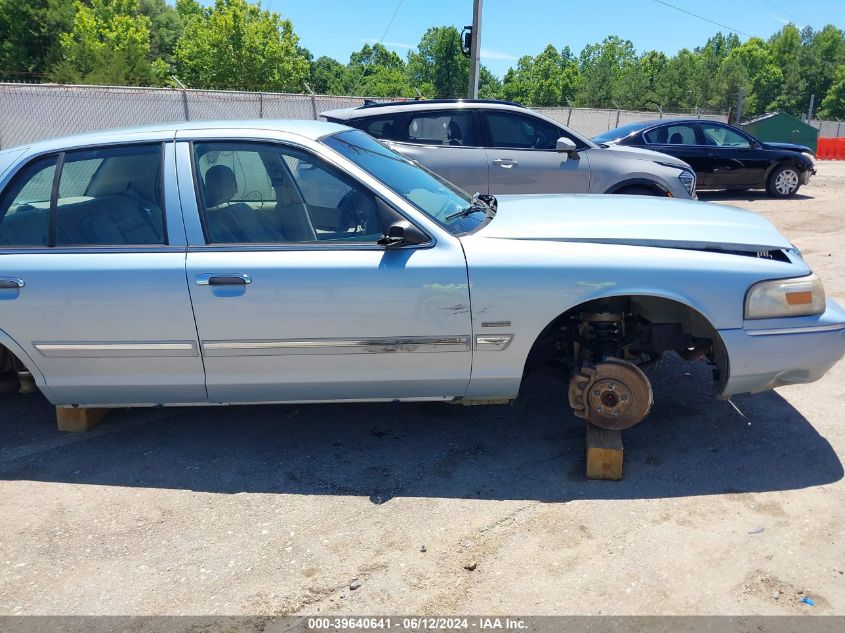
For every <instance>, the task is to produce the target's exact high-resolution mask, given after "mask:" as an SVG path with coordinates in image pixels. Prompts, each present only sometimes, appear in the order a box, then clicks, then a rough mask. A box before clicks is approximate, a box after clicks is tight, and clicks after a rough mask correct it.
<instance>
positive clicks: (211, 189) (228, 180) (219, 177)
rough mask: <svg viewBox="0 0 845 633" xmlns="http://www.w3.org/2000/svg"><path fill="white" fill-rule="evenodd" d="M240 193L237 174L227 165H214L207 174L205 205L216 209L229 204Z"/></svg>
mask: <svg viewBox="0 0 845 633" xmlns="http://www.w3.org/2000/svg"><path fill="white" fill-rule="evenodd" d="M236 193H238V182H237V180H235V172H233V171H232V170H231V169H230V168H229V167H226V165H214V166H213V167H211V168H209V170H208V171H207V172H205V204H206V206H208V207H216V206H218V205H220V204H223V203H224V202H229V200H231V199H232V198H233V197H234V195H235V194H236Z"/></svg>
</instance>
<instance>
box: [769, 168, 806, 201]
mask: <svg viewBox="0 0 845 633" xmlns="http://www.w3.org/2000/svg"><path fill="white" fill-rule="evenodd" d="M800 188H801V174H799V173H798V168H797V167H795V165H781V166H780V167H777V168H776V169H775V170H774V171H773V172H772V173H771V174H769V179H768V180H767V181H766V191H768V192H769V195H770V196H771V197H773V198H790V197H792V196H794V195H795V194H796V193H798V190H799V189H800Z"/></svg>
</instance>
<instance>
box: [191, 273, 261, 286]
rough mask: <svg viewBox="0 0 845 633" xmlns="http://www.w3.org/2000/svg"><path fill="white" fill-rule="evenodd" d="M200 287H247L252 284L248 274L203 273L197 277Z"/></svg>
mask: <svg viewBox="0 0 845 633" xmlns="http://www.w3.org/2000/svg"><path fill="white" fill-rule="evenodd" d="M196 281H197V285H198V286H245V285H246V284H251V283H252V277H250V276H249V275H247V274H246V273H202V274H200V275H197V277H196Z"/></svg>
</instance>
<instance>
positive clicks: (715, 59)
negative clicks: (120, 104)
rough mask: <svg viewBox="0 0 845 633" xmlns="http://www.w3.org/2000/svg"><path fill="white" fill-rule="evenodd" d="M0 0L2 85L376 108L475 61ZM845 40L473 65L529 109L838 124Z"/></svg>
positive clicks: (814, 34) (259, 13)
mask: <svg viewBox="0 0 845 633" xmlns="http://www.w3.org/2000/svg"><path fill="white" fill-rule="evenodd" d="M173 1H174V0H0V80H7V81H8V80H20V79H23V80H32V79H36V80H37V79H39V78H42V77H46V78H48V79H50V80H53V81H62V82H82V83H104V84H117V85H125V84H134V85H168V84H169V83H170V79H169V77H170V76H171V75H172V74H174V73H175V74H176V75H178V77H179V79H180V80H181V81H182V82H183V83H185V84H186V85H188V86H190V87H192V88H218V89H251V90H259V89H260V90H282V91H294V92H300V91H303V90H304V87H305V86H304V84H305V83H308V85H309V86H310V87H311V89H312V90H314V92H317V93H322V94H347V95H348V94H353V93H354V94H357V95H363V96H374V97H414V96H416V95H417V91H419V92H420V93H422V94H423V95H424V96H426V97H428V98H435V97H464V96H466V92H467V84H468V81H469V60H468V59H467V58H465V57H464V56H463V54H462V53H461V43H460V34H459V32H458V29H456V28H455V27H453V26H438V27H433V28H430V29H428V30H427V31H426V32H425V34H424V35H423V36H422V39H421V40H420V42H419V45H418V46H417V48H416V49H412V50H411V51H410V52H409V53H408V55H407V59H403V58H402V57H400V56H399V55H397V54H396V53H395V52H392V51H390V50H388V49H387V48H386V47H385V46H383V45H382V44H380V43H379V44H365V45H364V46H362V48H361V49H360V50H358V51H355V52H354V53H352V54H351V55H350V58H349V62H348V63H347V64H343V63H341V62H338V61H337V60H334V59H332V58H330V57H325V56H323V57H319V58H317V59H314V56H313V55H312V54H311V53H310V51H308V50H307V49H305V48H303V47H302V46H300V45H299V38H298V37H297V36H296V34H295V33H294V30H293V25H292V24H291V23H290V21H289V20H285V19H283V18H282V17H281V16H280V15H279V14H278V13H274V12H271V11H267V10H264V9H262V8H261V4H260V2H259V1H258V0H215V4H214V5H213V6H211V7H205V6H203V5H202V4H201V3H200V2H199V1H198V0H175V6H174V5H173V4H171V3H172V2H173ZM843 68H845V33H843V31H842V30H841V29H839V28H837V27H835V26H833V25H830V24H828V25H826V26H824V27H823V28H822V29H820V30H814V29H812V28H810V27H805V28H803V29H800V30H799V29H798V28H797V27H796V26H795V25H793V24H787V25H786V26H784V27H783V28H782V29H781V30H780V31H778V32H777V33H775V34H774V35H772V36H771V37H770V38H769V39H768V40H763V39H761V38H757V37H752V38H749V39H747V40H745V41H744V42H741V41H740V39H739V37H738V36H737V35H736V34H729V35H723V34H722V33H717V34H716V35H714V36H713V37H711V38H710V39H708V40H707V42H706V43H705V44H704V45H703V46H699V47H695V48H691V49H682V50H680V51H678V53H677V54H675V55H672V56H667V55H665V54H664V53H662V52H659V51H645V52H642V53H638V52H637V51H636V50H635V48H634V45H633V44H632V43H631V42H630V41H628V40H624V39H621V38H619V37H616V36H610V37H606V38H605V39H604V40H602V41H601V42H597V43H594V44H589V45H587V46H586V47H584V49H583V50H582V51H581V52H580V54H577V55H576V54H575V53H574V52H573V51H571V50H570V49H569V47H563V48H559V47H557V46H555V45H554V44H549V45H547V46H546V47H545V48H544V49H542V50H541V51H540V52H539V53H538V54H537V55H536V56H532V55H523V56H522V57H520V58H519V60H518V61H517V63H516V65H515V66H514V67H512V68H510V69H509V70H508V71H507V73H506V74H505V76H504V79H503V80H502V81H500V80H499V79H498V78H497V77H495V76H494V75H493V74H492V73H491V72H490V71H489V69H487V68H485V67H484V66H481V69H480V75H479V96H480V97H482V98H503V99H510V100H514V101H520V102H522V103H525V104H526V105H533V106H559V105H563V106H566V105H568V104H572V105H576V106H585V107H605V108H615V107H617V106H618V107H621V108H627V109H638V110H641V109H650V110H657V109H663V110H664V111H679V110H694V109H697V108H701V109H706V110H721V111H725V110H727V109H728V108H731V107H735V105H736V102H737V96H738V95H739V93H740V91H742V92H744V94H745V101H744V114H745V115H746V116H754V115H757V114H760V113H763V112H766V111H772V110H784V111H786V112H790V113H792V114H796V115H800V114H803V113H805V112H806V110H807V107H808V105H809V99H810V95H815V96H816V103H817V104H818V110H819V114H821V115H824V116H830V117H833V116H837V117H841V116H843V115H844V114H843V108H845V105H843V100H844V99H843V97H845V95H843V90H845V87H843V84H845V77H843V74H845V71H843Z"/></svg>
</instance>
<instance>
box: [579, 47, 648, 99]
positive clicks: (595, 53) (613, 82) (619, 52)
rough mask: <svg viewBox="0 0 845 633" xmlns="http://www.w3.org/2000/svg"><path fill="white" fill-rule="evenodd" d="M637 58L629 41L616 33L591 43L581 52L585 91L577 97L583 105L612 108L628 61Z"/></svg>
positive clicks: (580, 65) (582, 86) (583, 88)
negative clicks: (596, 42)
mask: <svg viewBox="0 0 845 633" xmlns="http://www.w3.org/2000/svg"><path fill="white" fill-rule="evenodd" d="M635 58H636V52H635V50H634V45H633V44H632V43H631V42H630V41H629V40H623V39H622V38H620V37H617V36H615V35H612V36H610V37H606V38H605V39H604V40H603V41H602V42H601V43H600V44H589V45H588V46H586V47H585V48H584V50H583V51H581V55H580V57H579V69H580V75H581V90H580V91H579V94H578V95H577V97H576V101H577V102H578V104H579V105H588V106H591V107H594V108H611V107H615V106H614V101H615V99H614V98H613V97H614V95H615V94H616V92H617V91H618V84H619V82H620V80H621V78H622V74H623V69H624V67H625V65H626V64H630V63H632V62H633V61H634V60H635Z"/></svg>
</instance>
